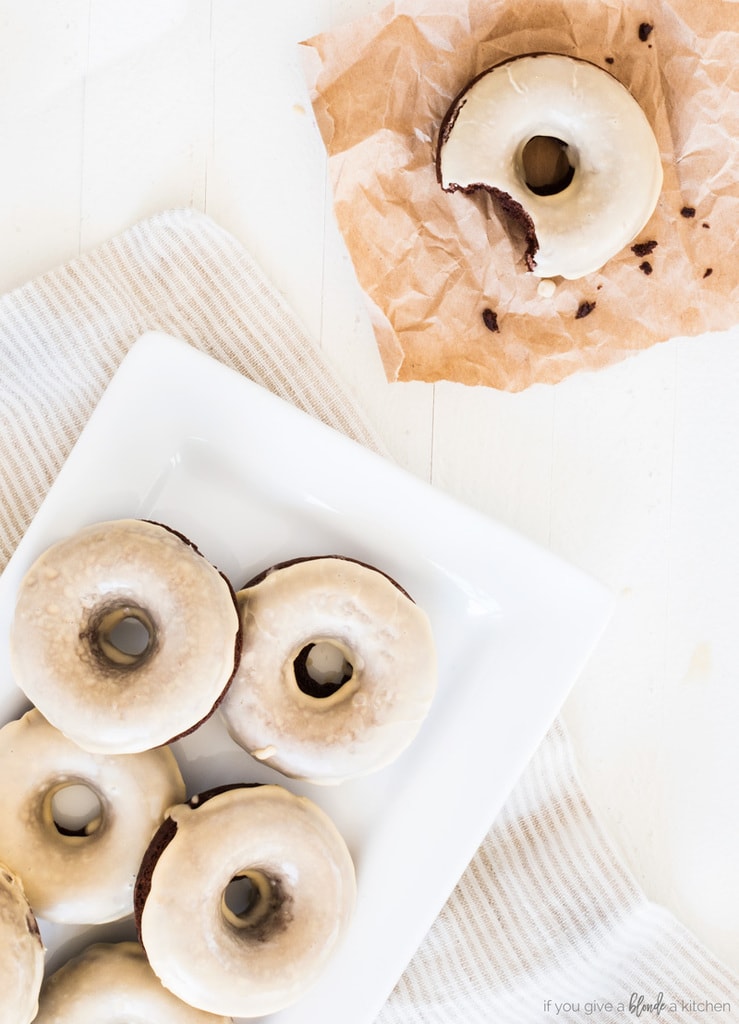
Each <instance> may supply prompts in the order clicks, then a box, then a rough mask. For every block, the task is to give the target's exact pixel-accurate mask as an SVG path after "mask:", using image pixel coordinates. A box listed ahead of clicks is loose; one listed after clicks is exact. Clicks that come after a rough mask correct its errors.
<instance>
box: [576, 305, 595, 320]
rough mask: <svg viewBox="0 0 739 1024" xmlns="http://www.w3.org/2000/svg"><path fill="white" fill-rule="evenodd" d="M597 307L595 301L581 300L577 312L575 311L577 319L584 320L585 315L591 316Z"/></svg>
mask: <svg viewBox="0 0 739 1024" xmlns="http://www.w3.org/2000/svg"><path fill="white" fill-rule="evenodd" d="M594 309H595V303H594V302H581V303H580V305H579V306H578V307H577V313H575V320H582V318H583V317H584V316H590V314H591V313H592V312H593V310H594Z"/></svg>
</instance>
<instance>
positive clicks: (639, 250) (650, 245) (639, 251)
mask: <svg viewBox="0 0 739 1024" xmlns="http://www.w3.org/2000/svg"><path fill="white" fill-rule="evenodd" d="M656 248H657V243H656V242H655V241H654V239H652V240H651V241H649V242H637V243H636V245H632V246H631V251H632V252H633V254H634V255H635V256H638V257H639V259H641V258H642V257H643V256H651V255H652V253H653V252H654V250H655V249H656Z"/></svg>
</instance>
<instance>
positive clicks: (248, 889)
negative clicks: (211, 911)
mask: <svg viewBox="0 0 739 1024" xmlns="http://www.w3.org/2000/svg"><path fill="white" fill-rule="evenodd" d="M286 906H287V900H286V899H285V897H284V895H283V893H282V887H281V886H280V883H279V881H278V880H277V879H276V878H273V877H272V876H271V875H269V874H268V873H267V872H266V871H262V870H260V869H258V868H249V869H245V870H243V871H239V872H238V873H237V874H235V875H234V876H233V878H232V879H231V881H230V882H229V883H228V885H227V886H226V888H225V889H224V890H223V895H222V897H221V912H222V914H223V917H224V919H225V920H226V922H227V923H228V924H230V925H231V927H232V928H235V929H236V930H237V931H239V932H242V933H247V932H248V933H249V937H251V938H256V939H258V940H259V941H262V940H263V939H265V938H267V937H268V936H269V935H271V934H273V933H274V932H275V931H278V930H280V929H281V928H282V927H283V926H284V924H285V923H286V914H285V911H286Z"/></svg>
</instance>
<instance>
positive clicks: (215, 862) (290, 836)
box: [134, 785, 356, 1017]
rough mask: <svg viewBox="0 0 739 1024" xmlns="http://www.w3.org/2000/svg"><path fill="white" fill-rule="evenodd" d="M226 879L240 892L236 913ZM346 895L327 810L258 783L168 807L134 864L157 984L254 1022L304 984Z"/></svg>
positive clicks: (332, 934)
mask: <svg viewBox="0 0 739 1024" xmlns="http://www.w3.org/2000/svg"><path fill="white" fill-rule="evenodd" d="M239 880H240V882H239ZM232 884H243V885H245V886H246V888H247V890H248V891H247V892H246V893H242V894H241V901H242V902H240V903H238V904H237V905H236V906H233V905H231V904H230V903H229V899H228V891H227V890H229V887H230V886H231V885H232ZM355 896H356V885H355V878H354V866H353V863H352V859H351V856H350V854H349V851H348V849H347V847H346V844H345V843H344V840H343V839H342V838H341V836H340V835H339V833H338V831H337V830H336V828H335V826H334V825H333V823H332V822H331V821H330V819H329V818H328V817H327V815H326V814H325V813H324V812H323V811H322V810H321V809H320V808H319V807H317V806H316V804H314V803H313V802H312V801H311V800H308V799H307V798H306V797H298V796H294V795H293V794H291V793H289V792H288V791H287V790H285V789H283V788H282V787H281V786H274V785H265V786H236V787H221V788H220V789H217V790H212V791H210V792H208V793H203V794H201V795H200V796H198V797H194V798H192V799H191V800H190V801H189V802H188V803H187V804H183V805H181V806H179V807H175V808H173V809H172V810H171V811H170V813H169V816H168V817H167V819H166V820H165V822H164V823H163V824H162V826H161V827H160V829H159V832H158V833H157V835H156V836H155V837H154V839H153V840H152V843H151V846H150V848H149V851H148V852H147V854H146V855H145V857H144V859H143V861H142V865H141V869H140V871H139V876H138V879H137V881H136V895H135V900H134V903H135V914H136V922H137V926H138V929H139V937H140V939H141V942H142V944H143V946H144V949H145V950H146V954H147V956H148V958H149V963H150V964H151V966H152V968H153V970H154V972H155V973H156V974H157V975H158V977H159V979H160V981H161V982H162V984H163V985H164V986H165V987H166V988H168V989H170V990H171V991H172V992H173V993H174V994H175V995H176V996H178V997H179V998H180V999H182V1000H183V1001H184V1002H187V1003H190V1004H191V1005H192V1006H197V1007H200V1008H201V1009H203V1010H207V1011H209V1012H210V1013H220V1014H225V1015H226V1016H232V1017H258V1016H261V1015H262V1014H269V1013H275V1012H277V1011H278V1010H281V1009H283V1008H285V1007H287V1006H289V1005H291V1004H292V1003H294V1002H295V1001H296V1000H297V999H299V998H300V996H302V995H303V994H304V993H305V992H306V991H307V989H308V988H309V987H310V986H311V985H312V984H313V982H314V981H315V980H316V978H317V977H318V975H319V974H320V973H321V971H322V970H323V968H324V967H325V965H326V963H327V962H328V960H329V958H330V957H331V955H332V953H333V952H334V950H335V949H336V947H337V944H338V943H339V941H340V940H341V938H342V936H343V934H344V932H345V929H346V927H347V925H348V923H349V920H350V918H351V915H352V911H353V908H354V902H355Z"/></svg>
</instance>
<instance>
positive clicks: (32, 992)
mask: <svg viewBox="0 0 739 1024" xmlns="http://www.w3.org/2000/svg"><path fill="white" fill-rule="evenodd" d="M43 976H44V945H43V942H42V941H41V937H40V935H39V932H38V927H37V925H36V919H35V917H34V914H33V911H32V910H31V907H30V905H29V903H28V900H27V898H26V895H25V892H24V890H23V883H22V882H21V880H20V878H18V876H17V875H15V874H13V872H12V871H11V870H10V869H9V868H8V867H7V866H6V865H5V864H2V863H0V1024H31V1021H32V1020H35V1018H36V1009H37V1007H38V994H39V989H40V988H41V981H42V979H43Z"/></svg>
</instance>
